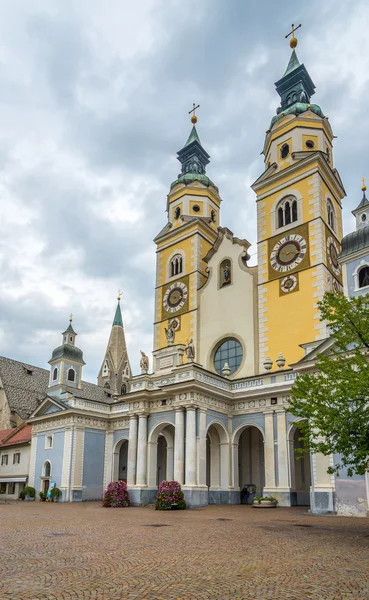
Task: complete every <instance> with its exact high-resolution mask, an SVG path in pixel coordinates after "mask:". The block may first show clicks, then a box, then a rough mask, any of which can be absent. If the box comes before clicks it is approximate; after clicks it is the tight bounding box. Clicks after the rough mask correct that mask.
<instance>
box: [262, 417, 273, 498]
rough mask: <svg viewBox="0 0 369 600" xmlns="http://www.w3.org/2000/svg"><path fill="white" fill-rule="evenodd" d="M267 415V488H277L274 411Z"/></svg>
mask: <svg viewBox="0 0 369 600" xmlns="http://www.w3.org/2000/svg"><path fill="white" fill-rule="evenodd" d="M264 415H265V438H264V463H265V486H264V489H265V490H270V489H273V490H274V488H275V463H274V423H273V411H269V412H266V413H264Z"/></svg>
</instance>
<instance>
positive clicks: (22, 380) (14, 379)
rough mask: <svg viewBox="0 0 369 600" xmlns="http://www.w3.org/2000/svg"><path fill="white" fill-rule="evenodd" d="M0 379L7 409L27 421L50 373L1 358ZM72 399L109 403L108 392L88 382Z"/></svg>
mask: <svg viewBox="0 0 369 600" xmlns="http://www.w3.org/2000/svg"><path fill="white" fill-rule="evenodd" d="M0 378H1V380H2V383H3V386H4V390H5V394H6V397H7V400H8V403H9V406H10V409H11V410H12V411H15V412H16V413H17V414H18V415H19V416H20V418H21V419H24V420H26V419H28V418H29V416H30V415H31V414H32V413H33V412H34V411H35V410H36V408H37V407H38V405H39V404H40V403H41V402H42V400H43V399H44V398H45V396H46V392H47V388H48V385H49V371H48V370H47V369H41V368H40V367H35V366H33V365H29V364H26V363H22V362H19V361H18V360H13V359H12V358H6V357H5V356H0ZM75 395H76V396H78V397H80V398H84V399H85V400H96V401H98V402H106V403H110V402H111V401H112V400H111V398H109V397H108V395H107V390H105V389H104V388H102V387H100V386H98V385H95V384H94V383H89V382H88V381H82V388H81V389H80V390H76V391H75Z"/></svg>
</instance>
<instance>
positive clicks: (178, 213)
mask: <svg viewBox="0 0 369 600" xmlns="http://www.w3.org/2000/svg"><path fill="white" fill-rule="evenodd" d="M180 215H181V209H180V208H179V206H177V208H176V209H175V210H174V218H175V219H179V217H180Z"/></svg>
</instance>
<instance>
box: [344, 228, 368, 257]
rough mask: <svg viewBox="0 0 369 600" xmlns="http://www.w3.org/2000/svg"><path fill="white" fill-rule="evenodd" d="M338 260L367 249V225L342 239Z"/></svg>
mask: <svg viewBox="0 0 369 600" xmlns="http://www.w3.org/2000/svg"><path fill="white" fill-rule="evenodd" d="M341 248H342V249H341V254H340V258H344V257H345V256H349V255H350V254H354V253H355V252H359V251H360V250H363V249H364V248H369V225H367V226H366V227H362V228H361V229H357V231H352V232H351V233H349V234H348V235H345V237H344V238H342V242H341Z"/></svg>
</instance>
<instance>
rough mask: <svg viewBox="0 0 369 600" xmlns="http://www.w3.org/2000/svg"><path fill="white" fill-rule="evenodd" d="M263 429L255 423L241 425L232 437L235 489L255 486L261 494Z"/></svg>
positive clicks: (263, 477)
mask: <svg viewBox="0 0 369 600" xmlns="http://www.w3.org/2000/svg"><path fill="white" fill-rule="evenodd" d="M264 435H265V434H264V429H263V427H261V425H259V424H257V423H243V424H242V425H240V426H239V427H237V429H236V430H235V431H234V432H233V435H232V476H233V485H234V487H235V489H239V488H240V486H241V487H243V485H245V484H251V483H252V484H255V485H256V489H257V492H258V493H261V494H262V490H263V487H264V485H265V469H264Z"/></svg>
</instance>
